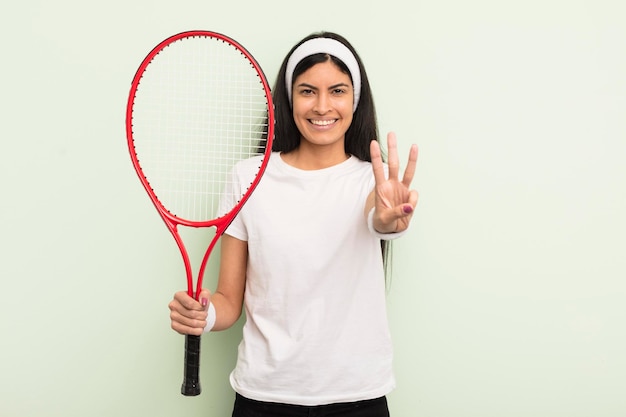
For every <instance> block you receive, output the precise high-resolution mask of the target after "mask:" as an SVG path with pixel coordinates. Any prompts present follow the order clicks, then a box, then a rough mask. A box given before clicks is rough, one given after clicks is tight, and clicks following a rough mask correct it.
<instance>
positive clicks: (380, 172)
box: [366, 132, 418, 233]
mask: <svg viewBox="0 0 626 417" xmlns="http://www.w3.org/2000/svg"><path fill="white" fill-rule="evenodd" d="M387 150H388V160H387V165H388V167H389V176H388V177H387V178H386V177H385V169H384V165H383V160H382V155H381V151H380V145H379V144H378V142H377V141H375V140H373V141H372V142H371V144H370V153H371V156H372V169H373V171H374V180H375V181H376V186H375V188H374V191H373V192H372V194H371V195H370V198H369V199H368V203H367V206H366V215H367V214H368V213H369V211H370V210H371V208H372V207H375V211H374V218H373V225H374V229H376V231H378V232H379V233H394V232H402V231H404V230H406V229H407V228H408V227H409V223H410V221H411V217H412V216H413V211H414V210H415V207H416V206H417V199H418V193H417V191H415V190H411V189H410V188H409V187H410V186H411V181H413V175H414V174H415V167H416V165H417V145H411V149H410V151H409V162H408V164H407V166H406V168H405V170H404V175H403V176H402V180H400V177H399V171H400V166H399V160H398V146H397V142H396V135H395V133H393V132H391V133H389V134H388V135H387Z"/></svg>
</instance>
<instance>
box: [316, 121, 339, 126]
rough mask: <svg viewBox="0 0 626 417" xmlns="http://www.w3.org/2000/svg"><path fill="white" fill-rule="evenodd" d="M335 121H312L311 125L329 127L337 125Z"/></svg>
mask: <svg viewBox="0 0 626 417" xmlns="http://www.w3.org/2000/svg"><path fill="white" fill-rule="evenodd" d="M335 121H336V120H335V119H333V120H311V123H313V124H314V125H317V126H328V125H330V124H333V123H335Z"/></svg>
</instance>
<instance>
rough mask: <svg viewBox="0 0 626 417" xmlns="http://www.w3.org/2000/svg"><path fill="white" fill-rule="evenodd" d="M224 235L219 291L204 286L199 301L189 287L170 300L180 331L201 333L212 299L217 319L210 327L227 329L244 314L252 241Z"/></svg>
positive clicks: (171, 310) (173, 327)
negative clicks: (249, 251)
mask: <svg viewBox="0 0 626 417" xmlns="http://www.w3.org/2000/svg"><path fill="white" fill-rule="evenodd" d="M220 239H221V242H220V243H221V257H220V271H219V280H218V284H217V290H216V291H215V294H211V293H210V292H209V290H207V289H204V288H203V289H202V291H200V296H199V297H198V299H199V300H200V301H197V300H195V299H194V298H192V297H190V296H189V295H188V294H187V292H186V291H180V292H177V293H176V294H174V299H173V300H172V301H171V302H170V303H169V309H170V320H171V325H172V329H174V330H175V331H176V332H178V333H181V334H192V335H201V334H202V333H203V332H204V331H205V327H206V326H207V310H208V306H209V303H211V304H212V305H213V307H214V308H215V323H214V325H213V326H212V328H211V329H207V330H216V331H217V330H225V329H227V328H229V327H231V326H232V325H233V324H235V322H236V321H237V320H238V319H239V317H240V316H241V311H242V306H243V293H244V289H245V285H246V268H247V264H248V242H245V241H243V240H239V239H236V238H234V237H232V236H229V235H226V234H225V235H223V236H222V237H221V238H220Z"/></svg>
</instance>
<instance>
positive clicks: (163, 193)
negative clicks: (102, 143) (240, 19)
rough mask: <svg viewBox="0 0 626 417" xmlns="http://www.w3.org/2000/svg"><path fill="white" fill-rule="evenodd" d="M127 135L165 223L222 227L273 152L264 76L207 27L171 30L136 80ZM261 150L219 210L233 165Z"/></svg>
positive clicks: (270, 109)
mask: <svg viewBox="0 0 626 417" xmlns="http://www.w3.org/2000/svg"><path fill="white" fill-rule="evenodd" d="M126 134H127V139H128V148H129V152H130V155H131V159H132V162H133V165H134V167H135V170H136V171H137V174H138V176H139V179H140V180H141V182H142V184H143V186H144V188H145V190H146V192H147V193H148V195H149V196H150V198H151V200H152V202H153V203H154V205H155V206H156V208H157V210H158V211H159V213H160V214H161V216H162V217H163V219H164V220H165V221H166V223H167V224H168V227H170V229H171V228H175V227H176V226H177V225H179V224H180V225H185V226H192V227H205V226H216V227H218V228H220V229H221V232H223V229H225V228H226V227H227V226H228V224H229V223H230V222H231V221H232V218H234V216H235V215H236V213H237V212H238V211H239V209H240V208H241V206H242V205H243V204H244V203H245V201H246V200H247V198H248V197H249V196H250V194H251V193H252V191H253V190H254V188H255V187H256V185H257V184H258V182H259V180H260V178H261V175H262V173H263V171H264V170H265V167H266V166H267V162H268V160H269V156H270V154H271V148H272V141H273V136H274V106H273V102H272V96H271V90H270V87H269V84H268V82H267V78H266V77H265V75H264V73H263V71H262V69H261V67H260V65H259V64H258V62H257V61H256V60H255V58H254V57H253V56H252V55H251V54H250V53H249V52H248V51H247V50H246V49H245V48H244V47H243V46H242V45H241V44H239V43H238V42H237V41H235V40H233V39H232V38H230V37H227V36H225V35H223V34H220V33H216V32H210V31H188V32H182V33H179V34H176V35H174V36H170V37H169V38H167V39H165V40H164V41H162V42H161V43H159V44H158V45H157V46H156V47H155V48H154V49H153V50H152V51H151V52H150V53H149V54H148V55H147V56H146V57H145V59H144V60H143V62H142V63H141V65H140V66H139V69H138V70H137V73H136V74H135V77H134V78H133V81H132V84H131V89H130V94H129V98H128V104H127V110H126ZM259 154H261V155H262V156H263V157H262V158H261V159H259V171H258V174H257V175H256V177H255V178H254V180H253V181H252V183H251V184H250V187H248V188H247V189H245V190H241V195H239V196H237V198H235V199H234V200H233V201H236V203H235V205H234V206H231V207H222V208H221V212H219V211H218V201H219V200H220V197H221V194H222V193H223V190H224V189H225V188H226V187H227V186H228V183H229V181H230V180H231V177H230V172H231V170H232V168H233V166H234V165H235V164H236V163H237V162H239V161H240V160H243V159H248V158H251V157H253V156H256V155H259ZM229 188H232V187H229Z"/></svg>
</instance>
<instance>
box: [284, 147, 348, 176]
mask: <svg viewBox="0 0 626 417" xmlns="http://www.w3.org/2000/svg"><path fill="white" fill-rule="evenodd" d="M281 158H282V160H283V161H284V162H285V163H286V164H288V165H291V166H293V167H295V168H298V169H302V170H305V171H313V170H318V169H324V168H330V167H332V166H335V165H339V164H341V163H342V162H345V161H346V160H347V159H348V158H350V155H349V154H346V153H345V151H344V150H343V147H342V148H341V149H340V150H336V149H334V150H333V149H329V148H328V147H312V146H306V145H304V146H303V145H302V144H301V145H300V146H299V147H298V148H296V149H294V150H293V151H290V152H288V153H285V152H283V153H281Z"/></svg>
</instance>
